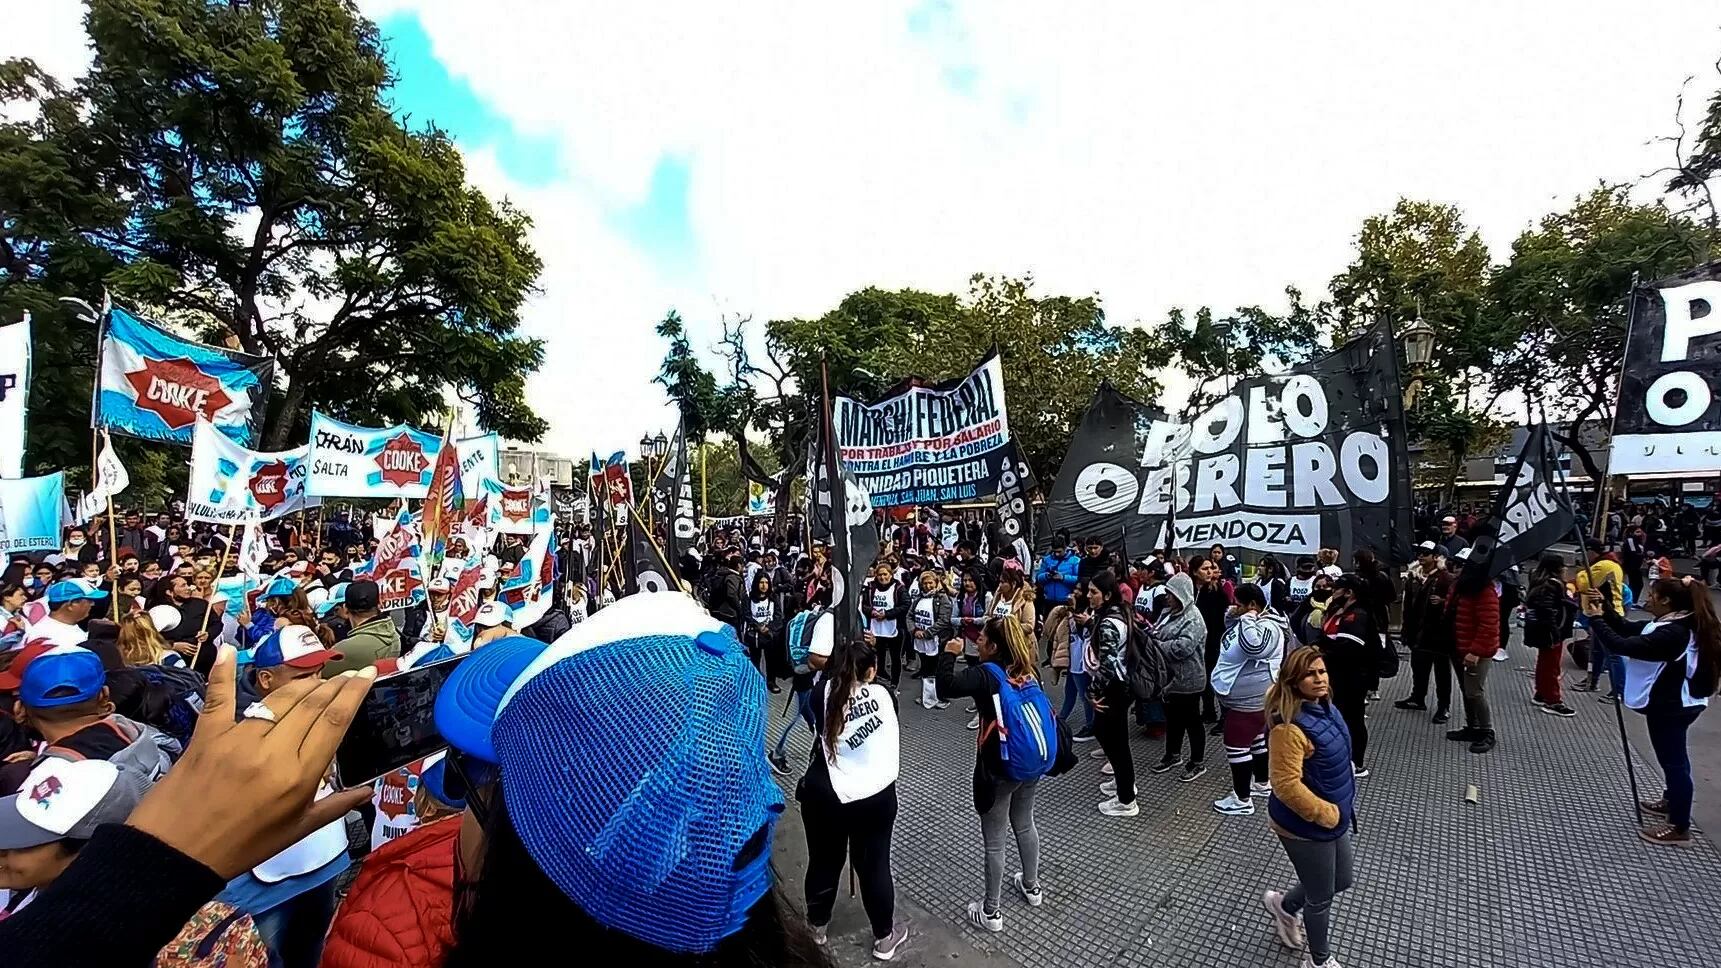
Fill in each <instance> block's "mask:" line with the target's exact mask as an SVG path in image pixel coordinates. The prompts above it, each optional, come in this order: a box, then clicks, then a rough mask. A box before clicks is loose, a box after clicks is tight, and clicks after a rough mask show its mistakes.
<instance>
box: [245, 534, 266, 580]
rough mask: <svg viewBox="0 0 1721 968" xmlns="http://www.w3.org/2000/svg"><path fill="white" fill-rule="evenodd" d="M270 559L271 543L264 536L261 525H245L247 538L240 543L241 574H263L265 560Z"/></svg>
mask: <svg viewBox="0 0 1721 968" xmlns="http://www.w3.org/2000/svg"><path fill="white" fill-rule="evenodd" d="M267 557H269V542H268V540H267V539H266V538H265V537H264V536H263V526H262V525H261V524H256V523H253V524H247V525H245V537H244V538H242V539H241V540H240V542H239V573H240V574H241V575H247V576H255V575H260V574H262V572H263V559H265V558H267Z"/></svg>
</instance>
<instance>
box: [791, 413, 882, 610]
mask: <svg viewBox="0 0 1721 968" xmlns="http://www.w3.org/2000/svg"><path fill="white" fill-rule="evenodd" d="M811 463H812V467H811V476H810V477H809V480H811V481H812V482H813V486H812V487H811V488H810V489H809V493H810V495H811V508H810V510H811V512H812V514H811V516H810V517H809V518H808V527H809V529H810V531H811V534H812V536H813V537H814V538H825V537H827V536H828V538H829V540H830V542H831V575H830V577H831V611H832V612H834V613H835V615H836V620H837V627H836V632H837V641H839V642H848V641H854V640H858V639H859V638H860V634H861V630H862V629H863V628H864V627H865V623H863V622H862V621H861V611H860V598H859V596H860V594H861V592H863V591H864V590H865V589H866V586H867V581H868V578H867V573H868V572H869V571H871V570H872V563H873V561H874V560H875V559H877V558H878V525H877V524H876V523H874V520H873V517H874V515H873V506H872V497H871V495H869V494H867V492H866V488H865V487H862V486H861V484H860V481H859V480H857V479H856V477H855V475H854V474H853V473H852V472H850V471H849V469H848V468H847V467H846V466H845V467H843V468H842V470H841V472H840V473H841V474H842V481H841V484H840V488H841V491H842V495H843V497H842V505H841V508H842V510H841V513H840V514H838V515H837V517H836V519H835V524H836V525H837V527H834V528H833V527H832V516H831V492H832V490H833V489H832V487H831V472H830V465H831V462H830V461H829V460H828V459H827V458H826V456H825V454H824V453H821V452H819V451H818V449H817V448H816V447H815V448H814V450H813V453H812V457H811Z"/></svg>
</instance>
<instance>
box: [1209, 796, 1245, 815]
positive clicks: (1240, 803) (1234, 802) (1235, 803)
mask: <svg viewBox="0 0 1721 968" xmlns="http://www.w3.org/2000/svg"><path fill="white" fill-rule="evenodd" d="M1213 809H1214V810H1216V811H1218V812H1219V813H1222V814H1224V815H1225V816H1227V817H1252V816H1254V815H1255V802H1254V801H1253V800H1239V799H1237V794H1235V793H1227V794H1225V797H1224V799H1222V800H1215V801H1213Z"/></svg>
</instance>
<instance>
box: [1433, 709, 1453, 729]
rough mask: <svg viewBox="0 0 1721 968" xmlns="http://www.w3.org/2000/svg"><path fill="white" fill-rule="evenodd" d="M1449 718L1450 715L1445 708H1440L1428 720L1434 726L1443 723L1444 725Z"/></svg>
mask: <svg viewBox="0 0 1721 968" xmlns="http://www.w3.org/2000/svg"><path fill="white" fill-rule="evenodd" d="M1450 718H1452V717H1451V716H1450V715H1449V714H1448V713H1447V712H1446V710H1444V709H1442V710H1440V711H1439V712H1437V713H1435V714H1434V718H1433V719H1430V720H1429V722H1431V723H1433V724H1434V725H1436V726H1444V725H1446V721H1447V720H1448V719H1450Z"/></svg>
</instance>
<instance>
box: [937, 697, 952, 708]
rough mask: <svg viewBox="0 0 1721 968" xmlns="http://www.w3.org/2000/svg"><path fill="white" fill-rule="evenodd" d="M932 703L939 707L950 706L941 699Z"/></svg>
mask: <svg viewBox="0 0 1721 968" xmlns="http://www.w3.org/2000/svg"><path fill="white" fill-rule="evenodd" d="M934 705H936V706H937V707H938V708H939V709H949V708H950V704H949V703H947V702H945V701H944V700H942V699H940V700H939V701H938V702H936V703H934Z"/></svg>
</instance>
